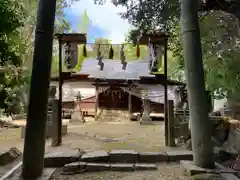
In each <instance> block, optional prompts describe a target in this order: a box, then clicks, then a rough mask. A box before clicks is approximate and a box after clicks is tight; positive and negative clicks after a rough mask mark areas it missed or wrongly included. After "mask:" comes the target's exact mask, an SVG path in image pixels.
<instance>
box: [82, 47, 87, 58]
mask: <svg viewBox="0 0 240 180" xmlns="http://www.w3.org/2000/svg"><path fill="white" fill-rule="evenodd" d="M83 56H84V57H87V48H86V44H84V45H83Z"/></svg>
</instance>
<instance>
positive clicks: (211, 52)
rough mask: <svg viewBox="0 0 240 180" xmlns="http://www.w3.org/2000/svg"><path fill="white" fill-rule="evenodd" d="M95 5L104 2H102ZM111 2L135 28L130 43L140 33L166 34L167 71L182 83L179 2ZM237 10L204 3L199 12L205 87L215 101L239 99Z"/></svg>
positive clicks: (230, 5) (227, 5)
mask: <svg viewBox="0 0 240 180" xmlns="http://www.w3.org/2000/svg"><path fill="white" fill-rule="evenodd" d="M97 2H101V3H102V2H103V3H104V1H102V0H98V1H97ZM214 2H215V3H214ZM113 3H114V4H115V5H123V6H125V7H126V8H127V11H126V12H124V13H122V17H123V18H125V19H128V20H130V21H131V23H132V25H133V26H134V27H135V28H136V29H137V33H136V31H135V33H130V36H129V39H130V40H132V41H136V37H137V36H139V35H140V31H149V30H156V29H157V30H158V29H161V30H162V31H167V32H168V33H169V35H170V38H169V50H170V51H171V53H172V59H171V61H170V62H168V66H171V67H172V70H170V69H168V70H169V71H170V72H171V73H169V74H171V76H172V78H175V79H181V80H184V76H183V71H184V61H183V49H182V45H181V34H180V24H179V22H180V16H179V15H180V5H179V1H175V0H169V1H165V0H154V1H140V0H139V1H135V0H123V1H113ZM223 5H225V6H223ZM239 8H240V3H239V2H238V1H225V0H220V1H218V2H216V1H215V0H206V1H204V2H202V3H201V4H200V10H207V11H201V12H199V17H200V29H201V41H202V53H203V60H204V68H205V79H206V87H207V89H208V90H210V91H212V92H215V93H214V94H215V95H216V97H217V98H222V97H228V98H233V99H240V97H239V95H238V92H239V84H240V78H239V76H240V71H239V70H240V68H238V65H237V64H238V62H239V60H238V59H239V52H240V51H239V50H240V43H239V42H240V41H239V35H240V34H239V26H238V21H237V19H236V18H238V20H239V19H240V14H239V11H237V9H239ZM213 10H222V11H213ZM226 12H228V13H232V14H234V15H235V16H236V17H235V16H234V15H231V14H228V13H226ZM173 64H174V65H173Z"/></svg>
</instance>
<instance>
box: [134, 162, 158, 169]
mask: <svg viewBox="0 0 240 180" xmlns="http://www.w3.org/2000/svg"><path fill="white" fill-rule="evenodd" d="M134 169H135V170H157V166H156V165H155V164H140V163H136V164H135V165H134Z"/></svg>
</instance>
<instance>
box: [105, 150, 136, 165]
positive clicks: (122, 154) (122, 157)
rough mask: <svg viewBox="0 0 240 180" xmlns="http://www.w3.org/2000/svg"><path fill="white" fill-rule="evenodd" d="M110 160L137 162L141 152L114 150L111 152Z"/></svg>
mask: <svg viewBox="0 0 240 180" xmlns="http://www.w3.org/2000/svg"><path fill="white" fill-rule="evenodd" d="M109 155H110V162H123V163H136V162H138V159H139V154H138V152H136V151H133V150H112V151H111V152H110V153H109Z"/></svg>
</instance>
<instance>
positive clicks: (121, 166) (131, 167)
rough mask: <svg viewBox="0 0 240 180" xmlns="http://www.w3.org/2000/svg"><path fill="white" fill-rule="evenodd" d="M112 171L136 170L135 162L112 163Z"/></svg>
mask: <svg viewBox="0 0 240 180" xmlns="http://www.w3.org/2000/svg"><path fill="white" fill-rule="evenodd" d="M111 170H112V171H134V164H111Z"/></svg>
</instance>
